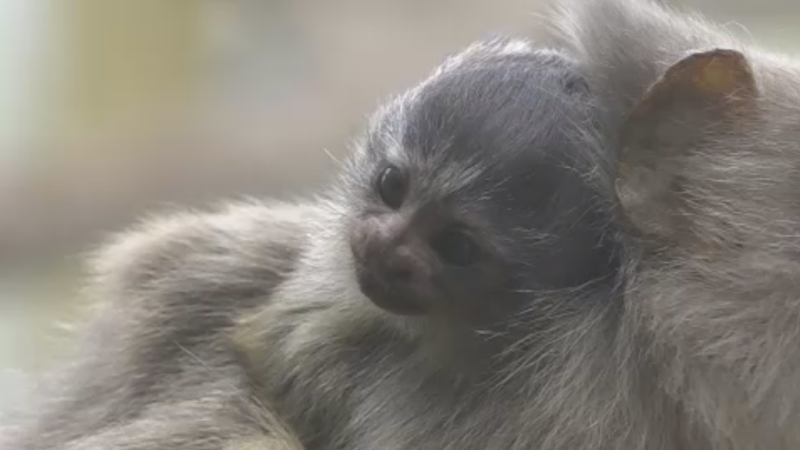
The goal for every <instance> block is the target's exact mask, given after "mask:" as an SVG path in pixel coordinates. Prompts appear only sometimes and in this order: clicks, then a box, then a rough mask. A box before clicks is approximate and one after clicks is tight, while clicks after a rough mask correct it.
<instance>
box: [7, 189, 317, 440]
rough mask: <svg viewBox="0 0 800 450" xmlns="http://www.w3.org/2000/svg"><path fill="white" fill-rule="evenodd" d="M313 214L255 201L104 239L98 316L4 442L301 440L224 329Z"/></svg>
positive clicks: (275, 272)
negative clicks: (263, 399)
mask: <svg viewBox="0 0 800 450" xmlns="http://www.w3.org/2000/svg"><path fill="white" fill-rule="evenodd" d="M311 214H313V210H312V209H311V208H310V207H308V206H299V205H291V204H279V203H274V202H271V203H256V202H247V203H242V204H236V205H233V206H229V207H225V208H224V209H223V210H221V211H218V212H216V213H180V214H176V215H172V216H168V217H161V218H156V219H153V220H149V221H146V222H145V223H144V224H142V225H141V226H139V227H137V228H136V229H134V230H131V231H130V232H129V233H126V234H124V235H122V236H120V237H119V238H117V239H116V241H115V242H114V243H111V244H109V245H108V246H106V247H105V248H104V249H103V250H102V251H101V252H99V254H98V256H97V257H96V258H94V261H93V264H92V268H93V271H94V277H93V278H94V282H93V283H92V285H91V289H90V294H91V295H93V296H95V297H96V298H97V299H99V300H103V302H102V304H101V305H100V306H101V310H100V311H98V314H97V316H98V318H97V320H95V321H94V323H92V325H91V327H90V328H89V329H88V331H87V332H86V333H85V336H82V340H81V345H80V346H79V348H80V353H79V354H78V355H76V357H75V359H74V361H75V362H74V363H73V364H72V366H71V367H68V368H67V370H66V371H65V372H63V373H62V372H57V373H56V374H54V376H52V377H49V378H51V379H47V380H45V383H43V386H42V387H41V388H40V389H39V392H37V395H36V398H37V399H38V402H37V403H36V404H34V405H32V407H30V414H29V416H30V417H28V418H26V420H23V421H21V423H20V425H19V427H18V429H16V430H14V429H11V430H9V436H7V437H6V438H7V439H9V441H8V442H6V443H5V445H3V446H2V448H15V449H19V450H38V449H42V450H44V449H71V450H72V449H74V450H95V449H96V450H101V449H103V450H105V449H125V450H128V449H131V450H132V449H142V450H145V449H167V448H168V449H192V450H203V449H209V450H211V449H222V448H226V449H228V448H230V449H231V450H235V448H236V447H235V446H234V444H236V443H237V442H239V441H242V442H247V441H250V440H252V439H254V438H259V439H261V440H262V441H261V444H263V446H262V447H252V448H263V449H264V450H273V449H274V450H289V449H292V448H299V444H296V443H295V442H296V441H294V438H293V437H292V436H291V434H287V432H286V431H285V429H284V427H283V426H282V425H280V424H279V423H277V418H276V417H275V416H274V415H273V414H271V412H270V409H269V408H267V407H265V405H263V404H262V403H260V402H259V401H258V400H257V399H256V398H255V397H254V396H253V395H252V394H251V393H250V392H251V388H250V381H249V380H248V378H247V376H246V374H245V371H244V370H243V369H242V368H241V366H240V365H239V364H238V363H237V358H236V354H235V352H234V351H233V350H232V347H231V346H229V345H227V342H228V339H227V335H228V333H229V332H230V329H231V328H232V325H233V320H234V317H236V316H238V314H240V313H241V312H242V311H247V310H249V309H252V308H254V307H256V306H257V305H259V304H260V303H261V302H262V301H263V294H264V293H265V292H269V291H270V290H271V289H273V288H274V287H275V285H277V284H278V283H280V282H281V280H283V279H284V278H285V276H286V274H287V273H288V272H289V271H291V269H292V267H293V266H294V264H295V262H296V260H297V256H298V252H299V250H300V248H301V247H302V245H303V242H304V241H305V233H304V227H305V224H307V223H308V222H309V221H311V220H312V219H311V218H310V217H311V216H310V215H311ZM23 417H24V416H23ZM267 431H269V432H267ZM269 439H274V440H275V441H276V442H277V443H272V444H270V445H267V443H268V442H269ZM0 442H2V441H0ZM225 445H228V447H224V446H225ZM244 448H250V447H244V446H243V447H242V449H244Z"/></svg>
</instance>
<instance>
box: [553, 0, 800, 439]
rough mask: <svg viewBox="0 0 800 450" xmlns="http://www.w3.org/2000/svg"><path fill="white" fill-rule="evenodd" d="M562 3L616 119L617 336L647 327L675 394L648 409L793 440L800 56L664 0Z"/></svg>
mask: <svg viewBox="0 0 800 450" xmlns="http://www.w3.org/2000/svg"><path fill="white" fill-rule="evenodd" d="M662 3H663V2H662ZM554 10H555V19H554V20H553V21H552V22H551V24H552V25H553V31H554V34H553V37H554V40H555V41H556V42H558V43H559V44H560V45H562V46H564V47H566V48H568V49H569V51H570V52H571V53H572V54H573V55H574V56H575V57H576V59H577V60H578V63H579V64H581V65H582V66H583V71H584V73H586V74H587V77H588V79H589V83H590V85H591V87H592V89H593V90H594V91H595V92H597V93H598V95H599V96H600V97H601V98H602V101H603V102H604V106H605V107H606V108H607V111H608V120H609V122H610V126H611V128H614V129H617V130H619V132H618V133H616V134H613V135H612V136H610V139H611V140H612V141H614V145H615V146H616V147H617V149H618V151H619V164H618V167H619V170H618V173H617V181H616V190H617V199H618V202H619V219H620V222H621V223H622V224H624V225H625V226H626V227H627V231H628V233H627V235H628V236H629V238H628V239H627V244H626V245H627V248H628V256H627V268H626V271H627V272H628V273H629V274H630V277H629V280H628V284H627V292H626V296H625V309H626V321H627V323H628V324H630V325H631V326H632V327H633V329H634V330H635V331H636V333H635V334H631V335H624V334H621V339H634V338H637V336H638V338H641V339H643V342H647V343H648V345H647V347H646V348H644V349H643V351H644V352H646V353H644V354H643V355H642V358H643V361H647V363H646V364H649V365H650V366H651V368H650V371H651V372H650V374H649V377H650V378H651V381H650V383H651V384H652V386H651V387H653V388H655V389H657V390H658V391H659V395H661V394H664V399H665V400H664V401H665V402H666V405H669V407H668V408H665V409H663V410H661V411H659V410H658V408H657V407H656V406H659V405H658V403H657V402H655V403H654V402H649V401H647V400H644V399H643V401H644V403H649V404H648V406H647V409H648V410H649V412H650V413H651V414H655V416H654V420H655V419H656V418H657V417H659V415H660V416H661V417H665V416H668V415H669V414H668V411H672V412H673V413H674V414H676V416H675V417H676V418H677V420H678V422H677V423H676V424H675V430H674V431H675V432H676V433H677V434H678V435H679V436H681V439H682V444H681V445H680V447H679V448H714V449H729V448H736V449H750V448H753V449H755V448H770V449H772V448H797V447H798V446H800V429H798V427H797V424H798V423H800V346H798V345H797V342H798V339H799V338H800V286H799V285H798V284H797V280H798V279H800V240H799V239H798V236H799V234H798V230H800V202H798V201H797V198H798V194H797V192H799V191H800V64H798V62H797V61H793V60H791V59H789V58H787V57H784V56H781V55H777V54H773V53H770V52H768V51H765V50H763V49H760V48H758V47H756V46H754V45H752V44H751V43H749V42H743V41H741V40H739V39H736V38H735V37H734V36H733V35H732V34H731V33H729V32H727V30H725V29H723V28H722V27H718V26H715V25H712V24H710V23H709V22H708V21H706V20H704V19H702V18H701V17H699V16H698V15H695V14H690V13H686V12H680V11H678V10H676V9H671V8H668V7H666V6H664V5H663V4H659V3H656V2H651V1H635V0H595V1H589V0H567V1H563V2H558V3H557V4H556V5H555V7H554ZM642 337H643V338H642ZM656 398H658V396H656ZM660 406H661V407H663V406H664V405H660ZM646 448H661V447H657V446H653V445H648V446H646Z"/></svg>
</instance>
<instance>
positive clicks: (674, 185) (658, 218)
mask: <svg viewBox="0 0 800 450" xmlns="http://www.w3.org/2000/svg"><path fill="white" fill-rule="evenodd" d="M757 98H758V91H757V88H756V83H755V79H754V78H753V72H752V70H751V68H750V65H749V64H748V62H747V59H746V58H745V56H744V55H743V54H741V53H739V52H737V51H734V50H711V51H706V52H700V53H694V54H692V55H690V56H688V57H685V58H684V59H682V60H680V61H679V62H678V63H676V64H675V65H673V66H672V67H670V68H669V69H668V70H667V71H666V73H665V74H664V75H663V76H662V77H661V79H659V80H658V81H657V82H656V83H655V84H654V85H652V86H651V87H650V89H648V90H647V92H646V93H645V94H644V97H643V98H642V99H641V101H640V102H639V103H638V105H636V107H635V108H634V109H633V110H632V111H631V113H630V115H629V116H628V118H627V121H626V123H625V124H624V126H623V129H622V134H621V141H620V145H621V153H620V162H619V174H618V178H617V182H616V188H617V196H618V200H619V203H620V206H621V207H622V210H623V212H624V214H625V216H626V217H627V218H628V220H630V221H631V222H632V224H633V225H634V226H635V227H636V228H638V229H639V230H640V231H641V232H642V233H643V234H645V235H649V236H651V237H655V238H658V239H659V240H666V241H667V242H672V243H678V244H684V245H686V244H688V245H693V244H697V243H698V242H697V241H698V236H696V235H695V232H694V230H693V227H692V216H693V211H692V205H693V202H692V198H691V193H692V192H695V189H696V188H699V187H700V186H697V185H696V182H697V181H698V180H697V179H696V178H695V175H692V170H691V164H692V163H693V160H694V162H697V161H698V158H702V157H703V156H704V155H703V154H702V153H703V148H704V147H705V146H706V145H705V144H707V143H708V142H712V141H713V139H715V137H716V138H719V137H721V136H724V135H725V134H730V133H737V132H739V131H744V130H743V128H745V127H746V126H747V124H748V122H749V120H748V118H749V117H751V115H753V114H755V110H756V100H757ZM687 169H688V170H687ZM701 186H702V182H701ZM700 240H701V241H702V239H700Z"/></svg>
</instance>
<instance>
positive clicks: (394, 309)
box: [357, 271, 428, 316]
mask: <svg viewBox="0 0 800 450" xmlns="http://www.w3.org/2000/svg"><path fill="white" fill-rule="evenodd" d="M357 278H358V286H359V288H360V289H361V293H363V294H364V295H365V296H366V297H367V298H368V299H369V300H370V301H371V302H372V303H373V304H374V305H375V306H377V307H378V308H381V309H382V310H384V311H386V312H389V313H392V314H397V315H401V316H422V315H425V314H427V313H428V308H427V306H426V305H425V304H423V303H422V302H420V301H417V299H416V298H415V297H414V296H413V295H409V294H408V293H403V292H399V291H396V290H393V289H391V288H390V287H388V286H386V285H385V284H384V283H382V282H381V281H379V280H378V279H376V278H375V277H373V276H370V275H368V274H367V273H365V272H363V271H359V273H358V275H357Z"/></svg>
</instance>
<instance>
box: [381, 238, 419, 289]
mask: <svg viewBox="0 0 800 450" xmlns="http://www.w3.org/2000/svg"><path fill="white" fill-rule="evenodd" d="M405 241H411V242H405ZM423 245H424V243H423V242H422V241H421V240H419V239H414V238H411V239H405V240H401V241H400V242H389V243H388V248H387V249H386V250H385V251H384V252H383V255H384V256H383V258H382V261H381V263H382V265H383V268H382V269H383V272H384V273H383V276H384V277H385V278H386V281H387V282H388V283H414V282H423V281H424V280H426V279H427V278H429V277H430V276H431V270H430V264H429V262H428V261H426V257H425V249H424V248H420V247H422V246H423Z"/></svg>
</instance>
